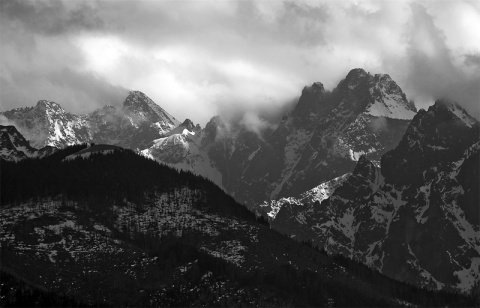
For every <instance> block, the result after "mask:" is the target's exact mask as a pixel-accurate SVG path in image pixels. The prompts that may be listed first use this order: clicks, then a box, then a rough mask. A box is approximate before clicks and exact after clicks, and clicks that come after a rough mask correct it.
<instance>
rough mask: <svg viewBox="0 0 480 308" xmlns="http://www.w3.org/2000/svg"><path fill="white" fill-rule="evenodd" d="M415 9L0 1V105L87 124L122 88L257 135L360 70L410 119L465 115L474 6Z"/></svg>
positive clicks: (474, 86)
mask: <svg viewBox="0 0 480 308" xmlns="http://www.w3.org/2000/svg"><path fill="white" fill-rule="evenodd" d="M412 2H413V1H410V0H405V1H376V0H365V1H347V0H345V1H327V0H319V1H309V0H299V1H253V0H252V1H249V0H238V1H209V0H204V1H188V0H180V1H126V0H121V1H106V0H105V1H69V0H63V1H62V0H45V1H8V0H7V1H0V17H1V18H0V27H1V32H0V35H1V38H0V40H1V45H0V53H1V55H2V57H1V58H0V78H1V83H2V84H1V85H0V86H1V89H2V93H0V105H1V108H2V109H10V108H13V107H16V106H28V105H33V104H34V102H36V101H37V100H38V99H42V98H47V99H53V100H57V101H58V103H60V104H62V105H63V106H64V107H65V108H66V109H67V110H70V111H75V112H83V113H84V112H90V111H92V110H93V109H94V108H97V107H100V106H102V105H104V104H107V103H114V101H118V103H121V101H123V99H124V95H126V92H127V90H126V89H131V90H140V91H143V92H145V94H147V95H148V96H150V97H151V98H152V99H153V100H154V101H155V102H157V103H158V104H159V105H161V106H162V107H163V108H165V109H166V110H167V111H168V112H170V113H171V114H173V115H174V116H175V117H177V118H179V119H180V120H183V119H184V118H187V117H188V118H191V119H192V120H193V121H194V122H196V123H197V122H199V123H200V124H202V125H204V124H205V123H206V122H207V121H208V120H209V119H210V118H211V117H212V116H214V115H215V114H218V113H221V114H222V115H224V116H225V117H227V118H230V119H235V120H236V121H239V122H243V123H249V125H253V126H254V125H258V127H260V128H265V127H270V126H271V123H275V122H276V121H277V120H278V119H279V118H280V117H281V116H282V114H283V113H285V112H288V110H290V109H291V108H292V106H293V105H294V104H295V102H296V98H298V96H299V95H300V93H301V90H302V88H303V87H304V86H305V85H310V84H312V83H313V82H315V81H320V82H322V83H323V84H324V85H325V87H326V88H327V89H332V88H333V87H334V86H336V84H337V83H338V82H339V81H340V80H341V79H342V78H344V77H345V75H346V74H347V73H348V71H349V70H351V69H352V68H356V67H363V68H364V69H366V70H367V71H370V72H371V73H388V74H389V75H390V76H392V78H393V79H394V80H395V81H397V83H398V84H399V85H400V86H401V87H402V89H403V90H404V91H405V92H406V94H407V97H408V98H409V99H410V98H413V99H414V100H415V103H416V104H417V107H420V108H425V107H427V106H428V105H429V104H431V103H433V100H434V99H435V98H439V97H442V96H447V97H449V98H451V99H453V100H457V101H459V103H461V104H463V105H465V106H466V107H467V109H468V110H469V111H470V112H474V110H473V106H474V105H475V104H476V103H478V95H479V93H478V82H479V80H478V76H479V73H478V70H479V69H480V67H479V65H478V63H479V60H478V59H479V54H480V50H479V49H480V47H479V44H478V43H475V42H476V35H475V34H474V33H475V32H474V30H472V29H475V28H478V27H475V26H476V25H478V22H477V21H478V17H479V14H480V10H478V5H477V4H476V3H475V2H468V1H441V2H434V1H418V2H419V3H420V5H417V6H413V7H412V6H411V3H412ZM415 2H417V1H415ZM472 8H474V9H472ZM114 104H115V103H114ZM472 110H473V111H472ZM477 116H478V115H477Z"/></svg>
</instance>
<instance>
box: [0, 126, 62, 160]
mask: <svg viewBox="0 0 480 308" xmlns="http://www.w3.org/2000/svg"><path fill="white" fill-rule="evenodd" d="M56 150H57V148H54V147H51V146H46V147H43V148H41V149H39V150H38V149H35V148H33V147H31V146H30V143H29V142H28V141H27V140H26V139H25V138H24V137H23V136H22V134H20V133H19V132H18V131H17V129H16V128H15V126H3V125H0V159H4V160H9V161H19V160H22V159H26V158H42V157H45V156H48V155H51V154H52V153H54V152H55V151H56Z"/></svg>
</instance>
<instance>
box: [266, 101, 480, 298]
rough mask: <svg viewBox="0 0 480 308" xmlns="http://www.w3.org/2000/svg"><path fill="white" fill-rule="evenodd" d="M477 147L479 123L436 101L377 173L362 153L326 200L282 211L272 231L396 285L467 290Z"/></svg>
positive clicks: (478, 231) (475, 219) (473, 276)
mask: <svg viewBox="0 0 480 308" xmlns="http://www.w3.org/2000/svg"><path fill="white" fill-rule="evenodd" d="M459 114H460V115H461V116H458V115H459ZM479 144H480V124H479V122H478V121H476V120H475V119H473V118H471V117H470V116H468V114H466V112H465V111H464V110H463V109H462V108H461V107H459V106H458V105H457V104H452V103H448V102H444V101H437V102H436V104H435V105H434V106H432V107H430V108H429V110H428V111H425V110H421V111H419V112H418V114H417V115H416V116H415V117H414V119H413V120H412V122H411V124H410V126H409V128H408V129H407V132H406V133H405V136H404V137H403V138H402V140H401V141H400V143H399V145H398V146H397V147H396V148H395V149H394V150H392V151H389V152H387V153H386V154H385V155H383V156H382V159H381V169H380V168H379V167H377V166H376V164H374V163H372V162H371V161H369V160H368V159H366V158H365V157H364V156H362V157H361V159H360V160H359V162H358V164H357V166H356V168H355V170H354V172H353V174H352V175H351V176H350V177H349V178H348V179H347V180H346V181H345V182H343V184H341V185H340V186H338V187H337V188H336V190H335V191H334V192H333V194H332V195H331V196H330V197H329V198H328V199H326V200H324V201H323V202H321V204H318V205H316V206H311V205H310V206H305V205H304V206H302V207H285V208H282V209H281V210H280V211H279V213H278V214H277V216H276V219H275V220H274V221H273V222H272V226H273V227H274V228H275V229H277V230H279V231H281V232H284V233H287V234H291V235H293V236H295V237H296V238H297V239H299V240H305V241H309V240H311V241H313V242H314V244H315V245H318V246H320V247H323V248H324V249H325V250H327V251H328V252H329V253H341V254H343V255H345V256H349V257H351V258H354V259H356V260H358V261H361V262H364V263H366V264H368V265H370V266H372V267H374V268H377V269H379V270H380V271H382V272H383V273H385V274H387V275H389V276H391V277H393V278H395V279H398V280H401V281H407V282H409V283H413V284H416V285H419V286H428V287H430V288H434V289H440V288H453V289H456V290H460V291H470V290H471V289H472V287H473V286H474V284H475V283H478V282H479V281H480V265H479V262H478V261H479V260H480V211H479V208H478V204H480V198H479V190H478V187H479V185H480V183H479V168H480V166H479V159H480V157H479V155H480V147H479ZM292 208H293V211H292ZM304 208H311V209H312V210H311V211H310V212H309V213H308V215H304ZM298 217H305V219H304V220H303V221H302V220H301V219H300V220H299V219H298ZM293 218H295V219H293Z"/></svg>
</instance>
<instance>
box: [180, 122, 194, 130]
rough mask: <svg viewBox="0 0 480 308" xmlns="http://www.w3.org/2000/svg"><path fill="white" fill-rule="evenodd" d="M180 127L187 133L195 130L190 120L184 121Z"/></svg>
mask: <svg viewBox="0 0 480 308" xmlns="http://www.w3.org/2000/svg"><path fill="white" fill-rule="evenodd" d="M181 126H183V127H185V128H186V129H188V130H189V131H193V130H194V129H195V124H193V122H192V121H191V120H190V119H185V121H183V123H182V125H181Z"/></svg>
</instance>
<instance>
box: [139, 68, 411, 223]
mask: <svg viewBox="0 0 480 308" xmlns="http://www.w3.org/2000/svg"><path fill="white" fill-rule="evenodd" d="M415 113H416V109H415V106H414V105H413V103H411V102H409V101H407V99H406V97H405V94H404V93H403V92H402V90H401V89H400V87H399V86H398V85H397V84H396V83H395V82H394V81H393V80H392V79H391V78H390V76H388V75H380V74H377V75H371V74H369V73H367V72H365V71H364V70H362V69H354V70H352V71H350V72H349V73H348V75H347V76H346V78H345V79H344V80H342V81H341V82H340V83H339V85H338V86H337V87H336V88H335V89H334V90H333V91H331V92H329V91H326V90H325V89H324V87H323V85H322V84H321V83H320V82H317V83H314V84H313V85H312V86H310V87H305V88H304V89H303V91H302V95H301V97H300V99H299V101H298V103H297V105H296V107H295V108H294V109H293V110H292V111H291V112H290V113H289V114H287V115H285V116H284V117H283V118H282V120H281V122H280V123H279V125H278V127H277V128H276V129H275V130H273V131H269V132H267V133H266V134H263V135H261V134H259V133H258V132H255V131H253V130H252V129H251V128H249V127H244V126H239V125H237V126H235V125H232V124H229V123H227V122H226V121H225V120H223V119H222V118H221V117H214V118H212V119H211V121H210V122H209V123H207V125H206V126H205V129H204V130H202V131H200V132H195V137H193V136H192V135H190V134H187V135H186V134H183V133H179V134H176V135H175V136H170V137H168V138H170V139H168V140H167V139H161V140H158V141H156V142H155V143H154V144H153V145H152V147H150V148H148V149H145V150H144V151H143V153H144V154H145V155H148V156H149V157H152V158H155V159H158V160H159V161H162V162H165V163H167V164H170V165H172V166H175V167H180V168H182V169H186V170H191V171H194V172H196V173H198V174H200V175H203V176H206V177H208V178H210V179H212V180H213V181H214V182H215V183H217V184H218V185H219V186H221V187H223V188H224V189H225V191H226V192H228V193H229V194H231V195H232V196H234V197H235V198H236V200H238V201H239V202H241V203H244V204H247V205H248V206H249V207H250V208H252V209H254V210H256V211H257V212H258V213H261V214H263V215H266V213H267V212H272V208H270V207H269V206H268V204H269V200H274V199H278V198H281V197H286V196H292V195H298V194H300V193H302V192H304V191H306V190H308V189H312V188H313V187H315V186H317V185H318V183H321V182H324V181H328V180H330V179H332V178H335V177H338V176H341V175H343V174H345V173H348V172H350V171H351V170H352V169H353V168H354V166H355V163H356V161H357V160H358V158H359V157H360V156H361V155H367V156H368V157H369V159H371V160H372V161H374V162H376V163H378V164H379V162H380V157H381V155H382V154H384V153H386V152H387V151H388V150H390V149H392V148H394V147H395V146H396V145H397V144H398V142H399V141H400V139H401V137H402V136H403V134H404V132H405V130H406V129H407V126H408V124H409V123H410V120H411V119H412V118H413V116H414V115H415Z"/></svg>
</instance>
